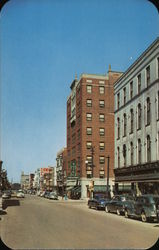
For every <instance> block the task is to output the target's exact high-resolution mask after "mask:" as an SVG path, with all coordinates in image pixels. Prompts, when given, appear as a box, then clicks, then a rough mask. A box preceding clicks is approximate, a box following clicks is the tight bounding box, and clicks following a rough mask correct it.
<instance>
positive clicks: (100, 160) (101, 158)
mask: <svg viewBox="0 0 159 250" xmlns="http://www.w3.org/2000/svg"><path fill="white" fill-rule="evenodd" d="M99 163H100V164H104V163H105V157H104V156H99Z"/></svg>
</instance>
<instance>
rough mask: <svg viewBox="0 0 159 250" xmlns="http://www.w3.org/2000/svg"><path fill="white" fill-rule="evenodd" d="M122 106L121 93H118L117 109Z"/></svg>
mask: <svg viewBox="0 0 159 250" xmlns="http://www.w3.org/2000/svg"><path fill="white" fill-rule="evenodd" d="M119 108H120V93H118V94H117V109H119Z"/></svg>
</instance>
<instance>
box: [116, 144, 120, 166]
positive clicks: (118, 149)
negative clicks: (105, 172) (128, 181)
mask: <svg viewBox="0 0 159 250" xmlns="http://www.w3.org/2000/svg"><path fill="white" fill-rule="evenodd" d="M117 158H118V168H120V148H119V147H118V148H117Z"/></svg>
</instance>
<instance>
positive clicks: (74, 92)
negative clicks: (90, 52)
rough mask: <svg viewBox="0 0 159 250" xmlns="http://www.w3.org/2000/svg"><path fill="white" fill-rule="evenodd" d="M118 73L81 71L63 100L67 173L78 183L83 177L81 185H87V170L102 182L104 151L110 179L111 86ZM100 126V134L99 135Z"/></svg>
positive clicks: (84, 193) (96, 182) (96, 180)
mask: <svg viewBox="0 0 159 250" xmlns="http://www.w3.org/2000/svg"><path fill="white" fill-rule="evenodd" d="M120 76H121V73H119V72H113V71H111V70H109V71H108V75H93V74H92V75H91V74H82V75H81V77H80V79H79V80H77V79H75V80H74V81H73V83H72V84H71V94H70V96H69V98H68V100H67V152H68V155H67V163H68V164H67V176H70V177H71V176H72V177H75V176H76V177H79V180H80V183H81V185H82V182H83V180H84V182H85V184H84V186H88V184H89V181H90V178H89V177H90V176H89V173H91V179H93V180H94V181H95V185H105V184H106V177H107V158H106V157H107V156H108V155H109V156H110V164H109V169H110V170H109V176H110V179H112V178H113V168H114V88H113V86H114V82H115V81H116V80H117V79H118V78H119V77H120ZM89 92H91V93H89ZM90 129H91V130H92V133H91V134H90ZM103 129H104V134H103V135H100V131H101V130H102V131H103ZM102 131H101V133H102ZM91 146H92V147H93V148H94V154H93V165H94V167H93V176H92V170H91V169H92V168H90V167H91V164H92V160H91V158H90V157H92V153H91ZM87 160H88V162H87ZM89 162H90V165H89ZM86 168H87V170H86ZM89 170H90V171H89ZM82 190H83V194H82V196H83V197H85V196H87V194H86V188H83V189H82Z"/></svg>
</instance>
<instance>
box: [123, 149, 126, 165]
mask: <svg viewBox="0 0 159 250" xmlns="http://www.w3.org/2000/svg"><path fill="white" fill-rule="evenodd" d="M123 158H124V167H126V145H125V144H124V145H123Z"/></svg>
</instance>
